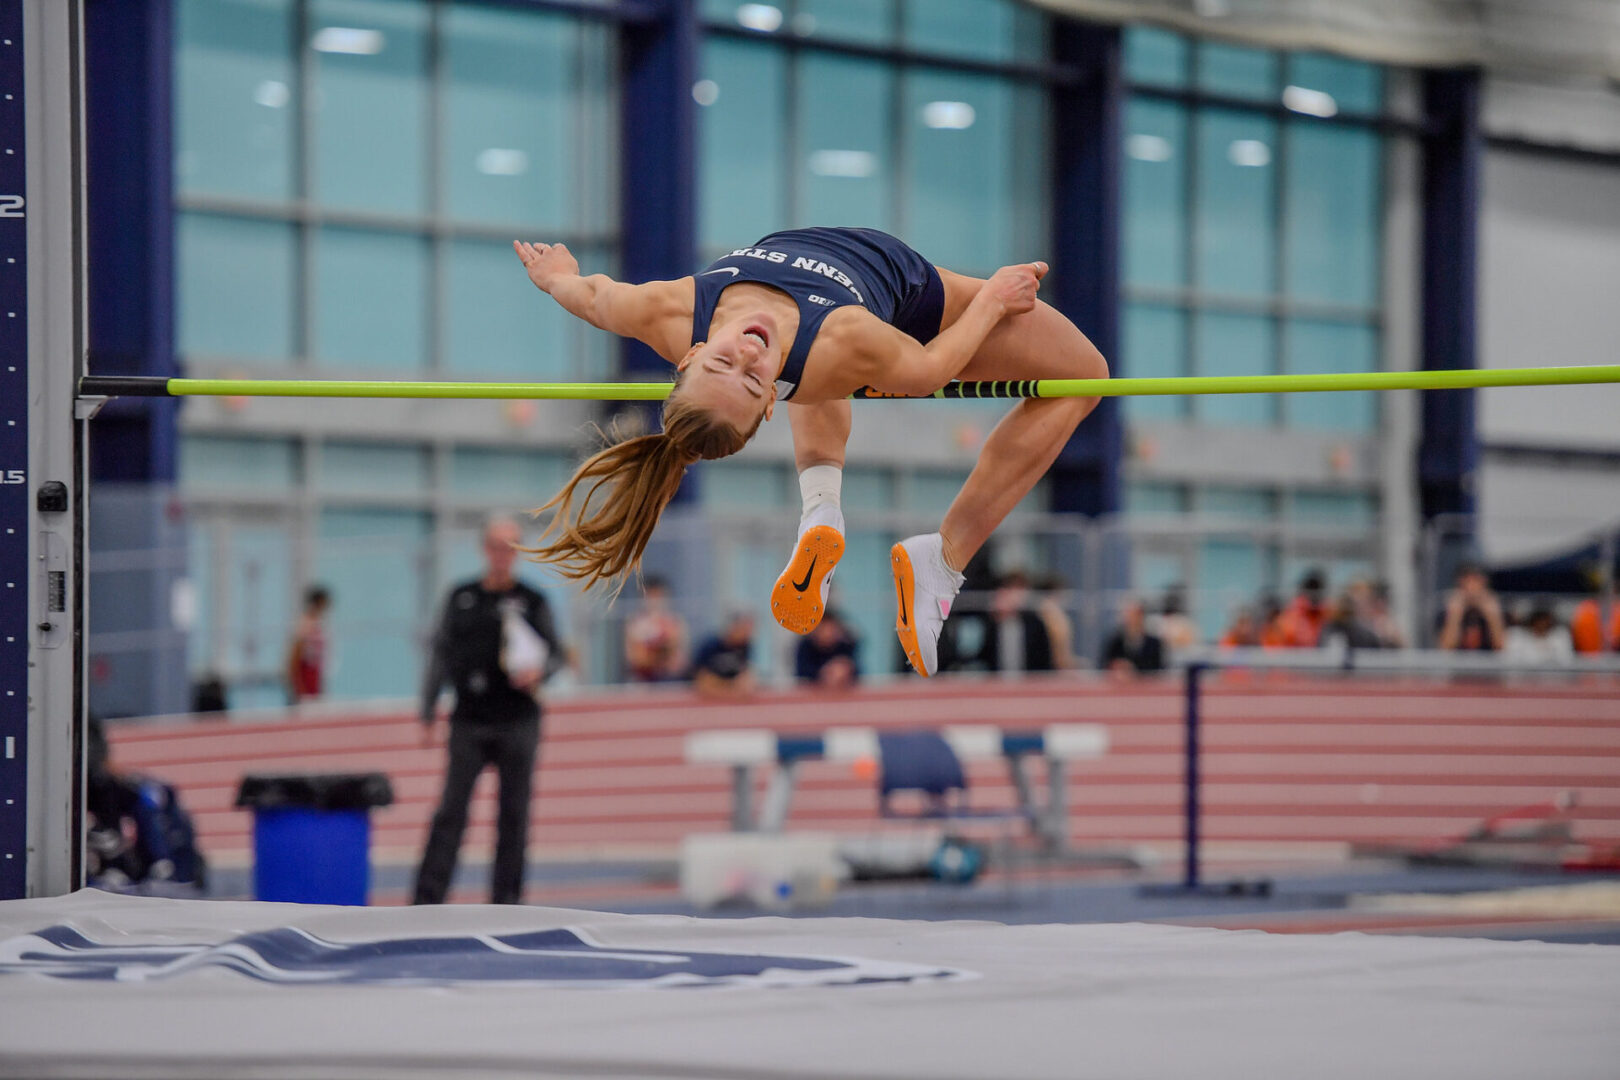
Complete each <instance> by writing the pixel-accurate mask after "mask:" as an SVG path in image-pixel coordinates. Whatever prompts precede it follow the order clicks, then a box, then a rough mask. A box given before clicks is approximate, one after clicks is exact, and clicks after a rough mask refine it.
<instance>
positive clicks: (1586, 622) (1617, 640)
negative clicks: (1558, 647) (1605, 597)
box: [1569, 596, 1620, 654]
mask: <svg viewBox="0 0 1620 1080" xmlns="http://www.w3.org/2000/svg"><path fill="white" fill-rule="evenodd" d="M1609 606H1610V608H1611V610H1610V612H1609V632H1608V635H1607V640H1605V636H1604V633H1603V602H1602V599H1601V598H1600V597H1596V596H1588V597H1587V598H1586V599H1585V600H1582V601H1581V602H1580V603H1579V604H1578V605H1576V607H1575V613H1574V614H1573V615H1571V616H1570V620H1569V636H1570V638H1571V640H1572V642H1573V644H1574V646H1575V651H1576V652H1578V653H1585V654H1590V653H1600V652H1605V651H1607V650H1610V649H1613V650H1615V651H1616V652H1620V601H1612V602H1611V603H1610V605H1609Z"/></svg>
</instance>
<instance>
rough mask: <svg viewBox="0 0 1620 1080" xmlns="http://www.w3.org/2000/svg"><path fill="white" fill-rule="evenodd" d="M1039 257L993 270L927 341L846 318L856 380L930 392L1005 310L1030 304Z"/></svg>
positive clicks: (1042, 267) (1040, 268) (1041, 270)
mask: <svg viewBox="0 0 1620 1080" xmlns="http://www.w3.org/2000/svg"><path fill="white" fill-rule="evenodd" d="M1046 269H1047V267H1046V264H1045V263H1043V262H1035V263H1020V264H1018V265H1016V266H1004V267H1002V268H1001V269H1000V270H997V271H996V272H995V274H994V275H993V276H992V277H991V278H990V280H989V281H987V282H985V283H984V287H983V288H982V289H980V290H979V292H978V295H976V296H975V297H974V298H973V300H972V302H971V303H969V304H968V306H967V310H966V311H964V312H962V316H961V318H959V319H957V320H956V321H955V322H954V323H952V324H951V325H950V326H949V327H947V328H946V329H944V330H942V331H940V333H939V336H937V337H935V338H934V340H933V341H930V342H929V343H928V344H927V345H922V344H920V343H918V341H917V340H916V339H915V338H913V337H910V336H909V335H907V334H903V333H901V332H900V331H898V330H895V329H894V328H892V327H889V326H887V325H885V324H883V323H881V322H880V321H879V320H876V319H864V320H861V321H860V322H859V323H858V324H856V323H855V321H854V320H851V321H850V323H849V324H846V325H847V326H848V329H849V330H850V331H851V332H852V333H851V339H850V340H849V341H847V342H845V341H841V342H840V344H841V345H843V346H844V347H845V348H847V349H848V351H849V355H850V358H851V360H852V361H853V362H852V363H851V364H850V368H851V373H852V374H856V375H857V377H859V378H860V379H861V380H862V385H865V386H870V387H872V389H874V390H882V391H887V392H889V393H894V394H931V393H933V392H934V391H935V390H938V389H939V388H940V387H942V386H944V385H945V384H946V383H948V382H950V381H951V380H952V379H954V378H956V376H957V375H958V374H960V373H961V371H962V369H963V368H965V367H967V365H968V362H969V361H970V360H972V359H973V357H974V355H975V354H977V353H978V351H979V347H980V346H981V345H983V344H984V339H985V338H987V337H989V336H990V331H992V330H994V329H995V328H996V324H997V323H999V322H1001V320H1002V319H1004V318H1006V317H1007V316H1009V315H1022V314H1023V313H1025V312H1027V311H1031V310H1033V309H1034V307H1035V303H1036V292H1037V291H1038V290H1039V289H1040V284H1041V278H1042V277H1044V276H1046Z"/></svg>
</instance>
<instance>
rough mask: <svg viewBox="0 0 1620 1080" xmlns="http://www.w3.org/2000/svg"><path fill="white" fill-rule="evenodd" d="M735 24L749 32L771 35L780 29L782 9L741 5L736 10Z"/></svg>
mask: <svg viewBox="0 0 1620 1080" xmlns="http://www.w3.org/2000/svg"><path fill="white" fill-rule="evenodd" d="M737 22H738V23H739V24H740V25H742V26H745V27H747V28H748V29H750V30H759V31H761V32H763V33H766V34H769V33H773V32H774V31H777V30H780V29H781V28H782V9H781V8H779V7H772V6H771V5H770V4H742V5H739V6H738V8H737Z"/></svg>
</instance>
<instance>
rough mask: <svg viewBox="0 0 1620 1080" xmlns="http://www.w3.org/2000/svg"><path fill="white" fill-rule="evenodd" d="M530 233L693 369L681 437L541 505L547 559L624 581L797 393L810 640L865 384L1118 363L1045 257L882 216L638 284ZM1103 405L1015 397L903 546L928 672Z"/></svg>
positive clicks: (569, 303)
mask: <svg viewBox="0 0 1620 1080" xmlns="http://www.w3.org/2000/svg"><path fill="white" fill-rule="evenodd" d="M513 246H514V247H515V249H516V251H517V254H518V257H519V258H520V259H522V261H523V265H524V267H525V268H526V269H527V270H528V274H529V278H530V280H532V281H533V282H534V283H535V285H537V286H539V287H540V289H541V290H543V291H544V292H547V293H549V294H550V295H551V296H552V298H553V299H555V300H556V301H557V302H558V303H559V304H561V305H562V306H563V307H564V308H565V309H567V310H568V311H569V312H571V313H572V314H574V315H577V316H578V317H580V318H581V319H584V320H585V321H586V322H589V323H590V324H591V325H593V326H596V327H600V328H601V329H603V330H608V331H611V332H612V333H615V334H619V335H622V336H624V337H630V338H635V339H637V340H640V341H643V342H645V343H646V344H647V345H649V346H650V347H651V348H652V349H653V350H654V351H656V352H657V353H658V354H659V355H660V356H662V357H664V358H665V359H666V360H668V361H669V362H670V363H672V364H674V365H675V368H676V378H675V388H674V389H673V390H672V391H671V393H670V395H669V398H668V400H667V401H665V403H664V411H663V422H664V430H663V431H662V432H661V433H658V434H654V435H643V436H639V437H636V438H631V439H628V440H625V441H623V442H620V443H618V444H616V445H613V446H609V447H608V448H606V449H604V450H602V451H601V452H599V453H597V454H596V455H594V456H593V457H591V458H589V459H588V460H586V461H585V462H584V463H583V464H582V465H581V466H580V468H579V470H578V471H577V472H575V474H574V475H573V477H572V478H571V479H570V480H569V481H568V483H567V484H566V485H565V486H564V487H563V489H562V491H561V492H559V493H558V494H557V495H556V496H555V497H554V498H553V499H551V501H550V502H548V503H546V505H545V506H544V507H542V509H543V510H544V509H554V510H555V511H556V514H555V516H554V517H553V519H552V522H551V524H550V526H549V528H548V529H547V531H546V533H545V534H544V535H543V536H542V538H541V541H540V545H539V546H538V547H536V548H534V549H532V550H533V552H534V554H535V557H536V558H538V559H540V560H541V561H544V562H551V563H555V564H556V565H557V566H558V567H559V569H560V570H561V572H562V573H564V574H566V575H568V576H570V577H573V578H576V579H580V580H583V581H584V582H585V583H586V585H587V587H589V586H591V585H594V584H596V583H598V582H601V581H612V580H614V579H619V580H620V581H622V580H623V575H625V574H626V573H628V572H629V571H630V570H632V569H633V568H634V567H635V566H636V564H637V562H638V561H639V560H640V558H641V554H642V552H643V550H644V549H645V548H646V545H647V541H648V539H649V538H650V537H651V535H652V531H653V528H654V526H655V525H657V523H658V518H659V515H660V513H661V512H662V511H663V509H664V507H665V506H666V505H667V504H668V502H669V500H670V498H671V497H672V496H673V495H674V493H675V489H676V487H677V485H678V484H679V483H680V478H681V474H682V473H683V472H684V470H685V469H686V467H687V466H688V465H690V464H692V463H693V462H696V461H698V460H702V459H712V458H721V457H726V456H728V455H730V454H735V453H736V452H737V451H739V450H741V449H742V448H743V447H744V446H745V445H746V444H747V443H748V440H749V439H750V438H752V437H753V434H754V432H755V431H756V430H757V429H758V427H759V424H760V422H761V421H762V420H765V419H768V418H770V416H771V415H772V414H773V412H774V411H775V408H776V402H777V401H779V400H780V401H786V402H788V404H789V409H788V417H789V421H790V423H791V424H792V427H793V442H794V457H795V462H796V464H797V466H798V469H799V487H800V490H801V492H802V494H803V496H804V507H803V514H802V517H801V519H800V522H799V539H798V541H797V542H796V543H795V545H794V551H793V555H792V557H791V558H790V559H789V561H788V565H787V567H786V569H784V570H783V571H782V575H781V576H780V577H779V578H778V579H777V581H776V584H775V586H774V588H773V589H772V594H771V609H772V611H773V612H774V613H775V615H776V618H777V621H778V622H780V623H781V624H782V625H783V626H785V627H787V628H788V629H789V630H793V631H796V632H797V633H801V634H803V633H808V632H809V631H810V630H811V629H813V628H814V627H815V625H816V624H817V623H818V622H819V621H820V620H821V615H822V612H823V611H824V610H825V608H826V596H827V588H828V585H829V582H830V579H831V577H832V573H833V569H834V568H835V567H836V566H837V564H838V560H839V559H840V558H841V557H842V555H843V551H844V537H843V533H844V520H843V514H842V512H841V511H840V509H839V488H840V483H841V479H842V470H843V466H844V450H845V444H846V442H847V441H848V439H849V434H850V405H849V402H848V400H847V398H848V397H849V395H850V394H852V393H854V392H855V391H857V390H860V389H862V388H865V387H870V388H872V389H874V390H878V391H883V392H889V393H895V394H925V393H931V392H933V391H934V390H937V389H938V388H940V387H942V386H944V385H945V384H946V383H947V382H949V381H951V380H952V379H955V378H959V377H960V378H964V379H985V380H990V379H1085V378H1106V377H1107V374H1108V366H1107V364H1106V363H1105V362H1104V360H1103V357H1102V355H1101V354H1100V353H1099V352H1098V351H1097V349H1096V348H1095V346H1093V345H1092V344H1091V342H1090V341H1088V340H1087V339H1086V336H1085V335H1084V334H1082V333H1081V332H1080V331H1079V329H1077V328H1076V327H1075V326H1074V324H1073V323H1071V322H1069V320H1068V319H1066V318H1064V317H1063V316H1062V315H1061V314H1059V313H1058V312H1057V311H1056V310H1054V309H1053V308H1052V307H1050V306H1048V305H1047V304H1045V303H1043V302H1041V300H1040V299H1039V298H1038V297H1037V295H1036V292H1037V290H1038V289H1039V287H1040V280H1041V278H1042V277H1043V276H1044V275H1045V274H1046V271H1047V267H1046V264H1045V263H1041V262H1033V263H1021V264H1018V265H1015V266H1004V267H1002V268H1001V269H1000V270H997V271H996V272H995V274H993V275H992V276H991V277H990V278H989V279H988V280H984V279H980V278H974V277H967V276H965V275H962V274H956V273H952V272H951V271H949V270H946V269H944V268H942V267H935V266H934V265H933V264H932V263H930V262H929V261H928V260H926V259H924V258H923V257H922V256H921V255H919V254H918V253H917V252H915V251H913V250H912V249H911V248H909V247H907V246H906V245H905V244H903V243H901V242H900V241H899V240H896V239H895V238H894V237H892V236H888V235H885V234H884V233H880V232H877V231H874V230H871V229H797V230H792V231H787V232H779V233H773V234H772V235H770V236H767V237H765V238H764V239H763V240H760V241H759V242H758V243H757V244H754V245H753V246H751V247H745V248H738V249H737V250H735V251H733V252H731V253H730V254H728V255H726V256H725V257H723V258H721V259H719V260H717V261H716V262H715V263H714V264H712V265H711V266H709V267H708V268H707V269H706V270H703V271H702V272H700V273H698V274H696V275H694V276H692V277H684V278H680V279H678V280H676V281H654V282H648V283H647V284H644V285H629V284H625V283H623V282H618V281H614V280H612V279H611V278H608V277H606V276H604V275H602V274H592V275H589V276H583V277H582V276H581V275H580V272H579V264H578V263H577V262H576V261H575V259H574V257H573V255H571V254H570V253H569V251H568V249H567V248H566V247H564V246H563V245H561V244H557V245H548V244H530V243H523V242H518V243H515V244H514V245H513ZM1096 404H1097V399H1096V398H1094V397H1092V398H1053V399H1045V400H1024V401H1020V402H1019V403H1018V404H1016V405H1014V406H1013V408H1012V411H1010V412H1009V413H1008V414H1007V415H1006V416H1005V417H1004V418H1003V419H1002V421H1001V422H1000V423H999V424H998V425H997V426H996V428H995V430H994V431H993V432H992V433H991V435H990V437H989V438H988V439H987V440H986V441H985V444H984V448H983V450H982V451H981V452H980V455H979V459H978V461H977V462H976V463H975V464H974V467H973V470H972V473H971V474H970V475H969V476H968V479H967V482H966V483H965V484H964V485H963V486H962V490H961V492H960V493H959V494H958V495H957V496H956V499H955V501H954V502H952V503H951V506H950V509H949V510H948V511H946V514H945V518H944V520H943V521H942V522H941V523H940V527H939V531H938V532H934V533H928V534H925V535H921V536H913V537H910V538H908V539H906V540H902V541H901V542H900V543H898V544H896V545H894V547H893V548H892V549H891V552H890V562H891V569H892V571H893V574H894V582H895V594H896V602H897V605H898V608H899V611H898V614H897V616H896V620H895V629H896V632H897V633H898V634H899V637H900V643H901V645H902V646H903V647H904V649H905V653H906V657H907V658H908V659H909V660H910V661H911V665H912V667H914V668H916V670H917V671H919V672H920V673H922V674H923V675H925V676H926V675H932V674H934V672H935V671H936V670H937V667H938V642H939V634H940V629H941V627H942V626H943V625H944V622H945V619H946V617H947V616H948V615H949V613H950V605H951V601H952V599H953V598H954V597H955V596H956V593H957V590H958V589H959V588H961V585H962V574H961V570H962V568H963V567H965V566H966V565H967V562H968V560H969V559H971V558H972V557H973V555H974V553H975V552H977V551H978V550H979V548H980V546H981V545H983V544H984V542H985V540H986V539H987V538H988V537H989V536H990V534H991V533H992V532H993V531H994V530H995V528H996V527H997V526H998V525H999V524H1000V523H1001V521H1002V519H1003V518H1005V517H1006V516H1007V514H1008V513H1009V512H1010V511H1011V510H1012V508H1013V507H1014V506H1015V505H1017V503H1018V501H1019V500H1020V499H1022V498H1023V497H1024V496H1025V495H1026V494H1028V493H1029V491H1030V489H1031V488H1033V487H1034V486H1035V483H1036V481H1037V480H1039V479H1040V478H1041V476H1042V475H1043V474H1044V473H1045V472H1046V470H1047V469H1048V468H1049V467H1050V466H1051V464H1052V462H1053V460H1055V459H1056V457H1057V454H1058V451H1059V450H1060V449H1061V448H1062V447H1063V444H1064V443H1065V442H1066V441H1067V440H1068V438H1069V436H1070V434H1071V433H1073V431H1074V429H1075V427H1076V426H1077V425H1078V424H1079V423H1080V422H1081V421H1082V420H1083V419H1085V417H1086V415H1087V414H1088V413H1090V412H1091V410H1092V409H1093V408H1094V407H1095V406H1096ZM918 422H919V423H928V422H929V421H928V420H927V419H924V418H922V417H919V418H918Z"/></svg>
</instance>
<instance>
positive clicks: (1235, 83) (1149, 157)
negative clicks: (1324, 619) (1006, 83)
mask: <svg viewBox="0 0 1620 1080" xmlns="http://www.w3.org/2000/svg"><path fill="white" fill-rule="evenodd" d="M1124 52H1125V57H1124V59H1125V67H1126V78H1127V82H1128V85H1129V88H1130V93H1129V96H1128V98H1127V103H1126V108H1125V114H1124V131H1123V133H1122V135H1123V139H1124V145H1123V146H1122V150H1123V160H1124V208H1123V209H1124V217H1123V221H1122V239H1123V249H1124V250H1123V268H1124V290H1123V291H1124V301H1125V303H1124V307H1123V310H1122V313H1121V315H1122V320H1121V353H1122V356H1121V360H1122V363H1121V364H1120V369H1121V371H1122V373H1123V374H1126V375H1134V376H1147V377H1155V376H1176V375H1211V376H1230V375H1267V374H1274V373H1291V374H1305V373H1318V372H1351V371H1371V370H1376V369H1377V368H1378V367H1379V366H1380V351H1381V336H1380V330H1381V310H1380V307H1381V298H1380V296H1379V288H1378V282H1379V276H1380V273H1379V271H1380V262H1381V259H1382V251H1381V238H1382V231H1383V209H1382V190H1381V177H1382V171H1383V154H1384V141H1383V136H1382V135H1381V134H1380V132H1379V131H1378V130H1377V128H1376V127H1375V126H1374V125H1372V124H1370V123H1368V122H1367V121H1368V120H1369V119H1371V118H1376V117H1378V116H1380V115H1381V112H1382V109H1383V81H1384V73H1383V71H1382V69H1380V68H1378V67H1377V66H1375V65H1370V64H1365V63H1360V62H1357V61H1352V60H1347V59H1342V58H1338V57H1329V56H1323V55H1319V54H1309V53H1283V52H1277V51H1273V50H1266V49H1256V48H1248V47H1240V46H1236V45H1230V44H1226V43H1221V42H1213V41H1200V40H1197V39H1194V38H1190V37H1187V36H1184V35H1181V34H1176V33H1173V32H1170V31H1167V30H1160V29H1156V28H1148V27H1131V28H1128V29H1127V30H1126V31H1125V49H1124ZM1124 408H1125V415H1126V417H1127V418H1128V420H1129V421H1131V422H1151V421H1166V420H1171V421H1176V420H1180V421H1189V422H1191V423H1194V424H1197V425H1201V426H1204V427H1209V428H1220V429H1224V431H1223V433H1222V439H1221V443H1222V445H1225V446H1228V447H1231V448H1234V449H1231V450H1229V451H1228V452H1229V453H1232V454H1237V453H1240V452H1243V451H1240V450H1238V449H1235V448H1247V449H1248V452H1252V453H1255V454H1265V453H1271V452H1278V453H1286V452H1290V451H1289V450H1288V447H1291V446H1298V445H1300V444H1299V443H1297V442H1295V441H1293V440H1291V439H1290V440H1288V441H1286V442H1285V441H1276V442H1274V443H1273V442H1271V441H1269V440H1272V439H1273V436H1272V435H1271V434H1270V432H1273V431H1275V430H1277V429H1291V430H1292V431H1295V432H1307V433H1319V434H1325V435H1328V436H1330V437H1332V438H1335V439H1337V438H1340V437H1354V438H1356V439H1358V440H1359V439H1366V438H1368V437H1370V436H1372V435H1374V434H1375V433H1376V431H1377V428H1378V423H1379V415H1378V401H1377V398H1376V396H1375V395H1373V394H1342V393H1336V394H1282V395H1251V394H1232V395H1206V396H1194V397H1187V398H1172V397H1164V398H1159V397H1139V398H1127V399H1126V401H1125V406H1124ZM1148 445H1151V442H1149V444H1148ZM1323 453H1327V451H1326V450H1324V451H1323ZM1226 464H1227V465H1231V464H1232V462H1230V461H1228V462H1227V463H1226ZM1144 471H1145V472H1147V473H1148V474H1149V475H1151V471H1150V470H1144ZM1234 473H1235V474H1240V473H1241V467H1239V468H1238V469H1235V470H1234ZM1203 475H1207V473H1202V474H1200V473H1199V472H1198V470H1197V469H1194V470H1192V472H1191V473H1190V474H1189V475H1188V476H1186V477H1185V478H1182V477H1178V476H1176V475H1175V474H1174V472H1172V473H1171V475H1169V476H1167V477H1164V478H1163V479H1158V478H1156V479H1155V481H1154V482H1151V483H1150V482H1147V481H1146V480H1145V477H1139V478H1138V482H1137V483H1136V484H1134V485H1133V486H1132V487H1131V489H1130V494H1129V498H1128V499H1127V509H1128V511H1129V513H1130V515H1131V521H1132V523H1133V524H1132V528H1133V529H1134V530H1136V531H1135V532H1134V533H1133V536H1134V537H1135V538H1136V541H1137V543H1138V547H1139V550H1137V551H1136V552H1135V553H1134V557H1133V571H1134V573H1135V575H1136V577H1135V584H1136V585H1137V587H1138V588H1146V589H1152V588H1161V587H1167V586H1168V585H1169V584H1172V583H1175V582H1178V581H1179V582H1183V583H1185V584H1187V585H1188V587H1189V596H1190V599H1191V603H1192V607H1193V612H1192V613H1193V615H1194V617H1195V618H1196V619H1197V620H1198V622H1199V624H1200V627H1201V629H1202V630H1203V632H1204V633H1205V634H1206V635H1212V634H1214V633H1215V632H1216V631H1217V630H1218V629H1219V627H1220V626H1221V625H1222V624H1223V623H1224V622H1225V620H1226V619H1228V618H1229V617H1230V616H1231V613H1232V611H1233V610H1234V609H1236V608H1237V607H1239V606H1244V605H1254V604H1256V603H1257V601H1258V600H1259V599H1260V598H1261V596H1262V595H1263V594H1267V593H1280V594H1286V593H1287V592H1289V591H1290V590H1291V589H1292V588H1293V585H1294V578H1295V577H1297V574H1298V573H1299V572H1300V570H1301V568H1302V567H1305V566H1311V565H1320V566H1323V567H1326V568H1328V569H1329V570H1330V581H1331V583H1332V585H1333V587H1335V588H1337V587H1340V586H1342V585H1343V584H1345V583H1347V581H1348V578H1347V577H1346V576H1345V575H1348V574H1350V573H1351V572H1352V571H1355V572H1356V573H1366V572H1367V569H1368V567H1370V566H1371V565H1372V564H1373V563H1374V562H1375V555H1376V552H1377V550H1378V544H1377V515H1376V508H1377V503H1378V498H1377V494H1376V492H1375V491H1374V490H1372V489H1371V488H1370V486H1369V487H1368V488H1367V489H1364V490H1355V491H1333V492H1321V493H1316V492H1302V493H1293V494H1291V495H1289V496H1288V497H1286V498H1285V497H1284V496H1283V494H1282V493H1279V492H1277V491H1274V490H1265V489H1232V488H1220V487H1209V486H1201V485H1200V479H1201V476H1203ZM1177 480H1183V481H1184V482H1181V483H1177V482H1175V481H1177ZM1181 492H1187V493H1188V498H1186V499H1182V498H1180V496H1179V493H1181ZM1144 575H1146V576H1144Z"/></svg>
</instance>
